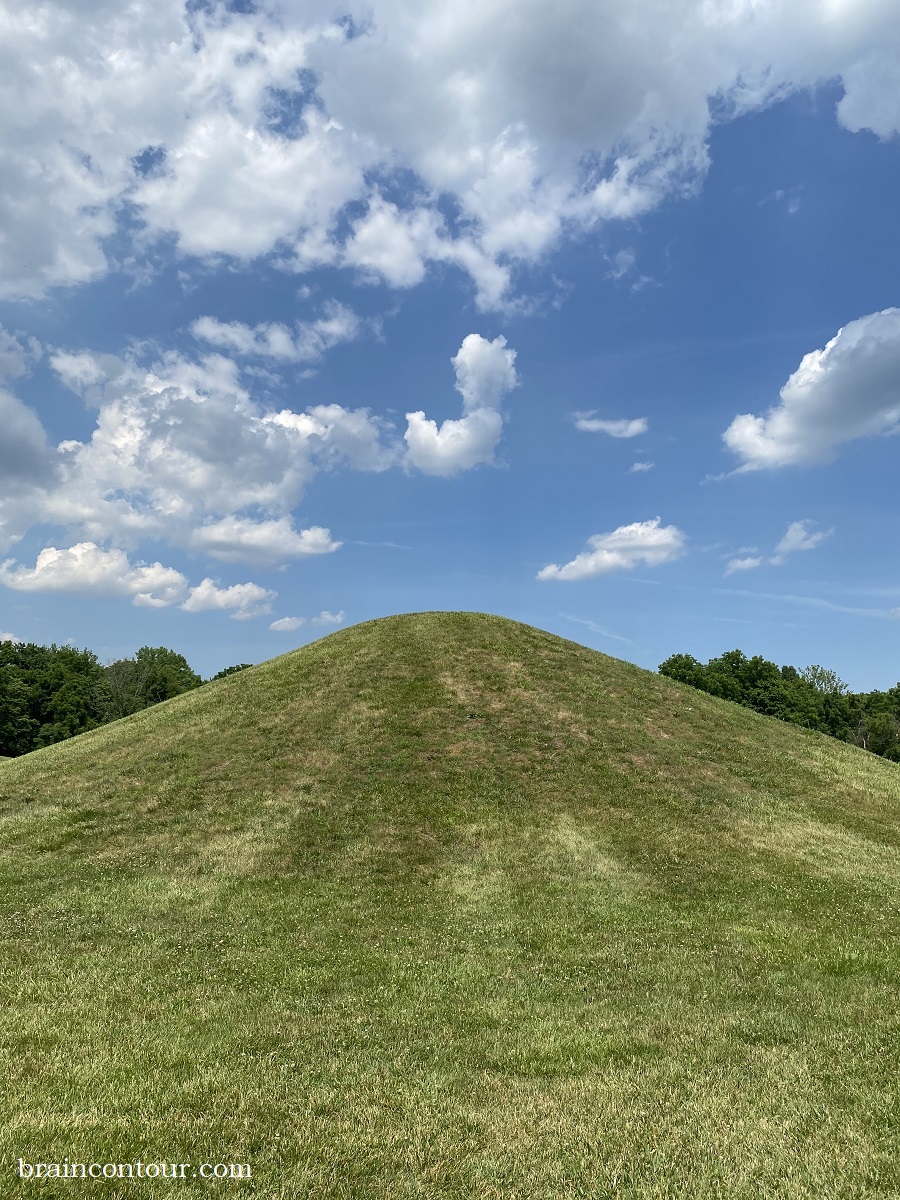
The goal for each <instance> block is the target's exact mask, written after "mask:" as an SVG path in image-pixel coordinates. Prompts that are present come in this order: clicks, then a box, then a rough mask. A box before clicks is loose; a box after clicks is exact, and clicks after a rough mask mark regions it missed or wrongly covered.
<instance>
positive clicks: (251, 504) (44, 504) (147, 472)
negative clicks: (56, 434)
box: [0, 351, 402, 563]
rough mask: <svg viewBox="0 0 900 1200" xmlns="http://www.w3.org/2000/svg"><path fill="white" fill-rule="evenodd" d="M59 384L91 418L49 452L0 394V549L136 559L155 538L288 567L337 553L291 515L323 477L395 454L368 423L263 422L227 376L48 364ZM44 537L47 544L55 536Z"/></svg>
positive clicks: (161, 367)
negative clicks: (50, 530) (36, 542)
mask: <svg viewBox="0 0 900 1200" xmlns="http://www.w3.org/2000/svg"><path fill="white" fill-rule="evenodd" d="M50 362H51V365H52V367H53V368H54V370H55V371H56V372H57V374H58V376H59V378H60V379H61V380H62V382H63V383H64V384H65V385H66V386H68V387H70V388H71V389H72V390H74V391H75V392H76V393H77V394H79V395H80V396H81V397H82V398H83V399H84V401H85V403H86V404H87V405H88V406H89V407H90V408H93V409H95V410H96V424H95V427H94V429H93V431H92V432H91V434H90V436H89V437H88V438H85V439H84V440H83V441H82V440H76V439H69V440H66V441H63V442H60V443H59V444H58V445H57V446H52V445H50V444H49V443H48V441H47V438H46V434H45V431H44V429H43V427H42V425H41V423H40V421H39V419H38V417H37V415H36V414H35V413H34V412H33V411H32V410H31V409H29V408H28V407H27V406H26V405H24V404H23V403H22V402H21V401H20V400H19V399H18V398H17V397H16V396H14V395H13V394H12V393H11V392H8V391H5V390H3V389H2V388H0V422H2V424H3V428H4V437H3V438H2V439H0V545H2V546H3V547H4V548H8V547H9V546H11V545H13V544H14V543H15V542H16V541H17V540H19V539H20V538H21V537H22V536H23V535H24V533H26V532H27V531H28V530H29V529H31V528H33V527H35V526H40V525H43V526H49V527H63V528H64V529H65V530H66V531H67V538H68V539H69V540H73V541H91V542H94V543H97V544H101V543H106V542H109V541H111V542H113V543H114V544H116V545H119V546H122V547H123V548H125V549H133V548H134V547H135V546H136V545H137V544H138V543H139V542H140V541H141V539H143V538H154V539H156V540H158V541H164V542H166V543H168V544H169V545H171V546H174V547H177V548H181V549H201V550H204V551H206V552H207V553H209V554H210V555H211V556H213V557H216V558H220V559H223V560H227V561H247V562H251V563H264V562H274V561H276V560H281V561H287V560H290V559H292V558H302V557H304V556H308V555H311V554H321V553H329V552H330V551H332V550H335V549H337V548H338V546H339V542H337V541H335V540H333V539H332V538H331V536H330V534H329V533H328V531H327V530H324V529H323V528H322V527H321V526H313V527H311V528H310V529H307V530H303V529H300V530H298V529H296V528H295V526H294V525H293V523H292V515H291V514H292V512H293V510H294V509H295V508H296V505H297V504H298V502H299V500H300V498H301V497H302V495H303V493H304V491H305V489H306V487H307V485H308V484H309V482H310V481H311V480H312V479H313V478H314V477H315V475H316V474H317V473H318V472H320V471H324V470H331V469H337V468H350V469H353V470H358V471H383V470H386V469H388V468H389V467H391V466H393V465H395V464H398V463H399V462H400V461H401V458H402V451H401V447H402V443H401V442H400V441H399V439H398V438H397V437H396V434H395V433H394V432H393V431H392V429H391V427H390V426H389V425H388V423H387V422H385V421H383V420H381V419H380V418H378V417H375V416H374V415H373V414H371V413H370V412H369V410H368V409H364V408H361V409H347V408H344V407H342V406H341V405H339V404H323V405H313V406H310V407H309V408H307V409H306V410H305V411H303V412H294V411H292V410H290V409H283V410H281V411H280V412H271V411H268V410H267V409H265V408H264V407H263V406H262V404H260V403H259V402H258V401H257V400H256V399H255V398H254V396H253V395H252V393H251V391H250V390H249V389H248V387H247V386H246V385H245V383H244V381H243V378H242V376H241V374H240V372H239V370H238V367H237V365H236V363H235V362H234V361H233V360H232V359H230V358H227V357H225V356H223V355H221V354H208V355H205V356H203V357H202V358H200V359H199V360H198V361H194V360H192V359H189V358H186V357H184V356H182V355H179V354H176V353H167V354H163V355H161V356H159V357H158V358H157V359H156V361H151V362H149V364H147V363H144V362H142V361H141V360H140V359H139V358H138V357H137V356H136V355H127V356H125V357H123V358H118V357H115V356H112V355H99V354H92V353H90V352H87V351H77V352H69V351H56V352H54V353H53V354H52V355H51V356H50ZM53 536H56V535H55V534H54V535H53Z"/></svg>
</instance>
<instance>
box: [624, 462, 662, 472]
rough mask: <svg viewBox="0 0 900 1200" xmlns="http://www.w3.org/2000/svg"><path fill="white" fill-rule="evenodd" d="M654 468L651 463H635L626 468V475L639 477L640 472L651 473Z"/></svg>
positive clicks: (653, 464) (654, 464)
mask: <svg viewBox="0 0 900 1200" xmlns="http://www.w3.org/2000/svg"><path fill="white" fill-rule="evenodd" d="M655 466H656V463H652V462H635V463H632V464H631V466H630V467H629V468H628V474H629V475H639V474H640V473H641V472H642V471H652V470H653V468H654V467H655Z"/></svg>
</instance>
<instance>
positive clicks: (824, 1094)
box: [0, 613, 900, 1200]
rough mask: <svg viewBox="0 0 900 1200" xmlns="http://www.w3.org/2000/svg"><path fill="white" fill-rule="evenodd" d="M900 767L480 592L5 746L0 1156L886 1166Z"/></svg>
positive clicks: (384, 1187)
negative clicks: (93, 723)
mask: <svg viewBox="0 0 900 1200" xmlns="http://www.w3.org/2000/svg"><path fill="white" fill-rule="evenodd" d="M898 801H900V771H898V768H897V767H896V765H895V764H892V763H888V762H885V761H884V760H881V759H878V758H876V757H874V756H872V755H868V754H866V753H865V752H863V751H859V750H856V749H855V748H853V747H850V746H846V745H843V744H841V743H837V742H833V741H831V740H829V739H827V738H825V737H822V736H820V735H816V734H811V733H807V732H806V731H803V730H800V729H797V728H795V727H792V726H788V725H784V724H782V723H780V722H777V721H774V720H771V719H768V718H765V717H760V716H757V715H756V714H754V713H751V712H748V711H746V710H744V709H740V708H738V707H737V706H734V705H730V704H728V703H725V702H722V701H718V700H716V699H714V698H712V697H708V696H705V695H703V694H701V693H697V692H694V691H693V690H691V689H688V688H684V687H682V686H680V685H678V684H675V683H672V682H671V681H669V680H666V679H663V678H661V677H658V676H655V675H652V674H650V673H648V672H645V671H641V670H639V669H638V668H636V667H632V666H630V665H628V664H625V663H622V662H619V661H617V660H615V659H611V658H608V657H606V656H604V655H601V654H598V653H596V652H594V651H590V650H587V649H585V648H584V647H580V646H577V645H575V644H573V643H570V642H566V641H564V640H562V639H560V638H557V637H554V636H552V635H550V634H547V633H544V632H541V631H539V630H536V629H532V628H529V627H526V626H523V625H520V624H517V623H515V622H512V621H507V620H504V619H502V618H498V617H489V616H483V615H479V614H465V613H427V614H414V615H408V616H402V617H393V618H387V619H384V620H379V621H374V622H369V623H367V624H364V625H359V626H356V627H354V628H351V629H347V630H342V631H340V632H338V633H335V634H331V635H330V636H328V637H326V638H324V639H322V640H321V641H319V642H317V643H314V644H313V645H311V646H307V647H304V648H303V649H301V650H298V651H296V652H294V653H291V654H288V655H285V656H284V657H282V658H279V659H275V660H272V661H271V662H268V663H264V664H262V665H261V666H259V667H255V668H252V669H249V670H246V671H243V672H241V673H239V674H236V675H232V676H229V677H227V678H225V679H223V680H221V681H219V682H217V683H214V684H210V685H208V686H206V687H204V688H203V689H200V690H199V691H196V692H193V693H188V694H186V695H183V696H180V697H178V698H176V699H175V700H172V701H169V702H168V703H166V704H164V705H160V706H158V707H156V708H153V709H150V710H147V711H145V712H142V713H138V714H135V716H133V717H130V718H127V719H126V720H124V721H120V722H117V723H116V724H115V725H111V726H107V727H104V728H103V729H100V730H95V731H93V732H92V733H89V734H85V735H82V736H81V737H79V738H76V739H73V740H72V741H70V742H66V743H62V744H61V745H58V746H54V747H50V748H49V749H47V750H43V751H39V752H37V753H35V754H32V755H28V756H27V757H25V758H23V759H18V760H13V761H11V762H6V763H3V764H0V819H2V822H3V840H2V845H3V850H2V857H0V870H2V875H0V888H2V893H0V912H2V915H3V917H4V919H5V923H6V926H7V929H8V937H7V940H6V942H5V943H4V948H3V950H2V955H3V960H4V961H2V963H0V966H2V975H0V978H2V981H3V982H2V985H0V986H2V989H3V992H4V993H5V996H4V999H5V1001H6V1005H5V1012H6V1013H7V1014H8V1015H7V1018H6V1020H5V1022H4V1028H3V1030H2V1045H3V1049H4V1054H5V1056H6V1059H7V1063H6V1078H7V1083H8V1088H9V1100H10V1118H11V1119H10V1122H9V1124H8V1127H7V1130H8V1131H7V1133H6V1134H4V1135H0V1136H2V1137H3V1140H4V1146H3V1151H4V1160H5V1161H6V1162H7V1163H14V1162H15V1161H16V1159H17V1158H18V1157H19V1156H22V1157H23V1158H24V1160H25V1161H26V1162H32V1161H44V1162H49V1161H61V1160H62V1159H63V1158H64V1157H68V1159H69V1160H70V1161H74V1160H78V1159H79V1158H85V1157H86V1158H87V1160H88V1161H100V1162H106V1161H114V1162H122V1163H125V1162H130V1161H132V1160H136V1159H139V1158H142V1157H143V1160H144V1161H148V1156H150V1157H151V1158H153V1159H157V1160H160V1161H162V1160H166V1161H169V1160H173V1161H178V1162H189V1163H193V1164H199V1163H200V1162H201V1161H211V1162H223V1163H228V1162H240V1163H250V1164H251V1166H252V1170H253V1178H252V1180H251V1181H249V1182H243V1183H242V1184H241V1189H242V1194H245V1195H259V1196H266V1197H271V1196H284V1197H301V1196H303V1197H306V1196H315V1197H319V1196H322V1197H332V1196H333V1197H344V1196H347V1197H351V1196H352V1197H357V1196H360V1197H363V1196H364V1197H369V1196H371V1197H379V1198H380V1197H384V1198H385V1200H387V1198H388V1197H390V1198H391V1200H395V1198H397V1200H402V1198H405V1197H413V1196H417V1197H418V1196H426V1195H427V1196H429V1197H431V1196H435V1197H464V1196H465V1197H469V1196H479V1197H482V1196H485V1197H488V1196H498V1197H504V1198H505V1197H510V1198H512V1197H516V1198H518V1197H532V1196H534V1197H537V1196H542V1197H543V1196H553V1197H557V1196H559V1197H568V1196H573V1197H574V1196H591V1197H596V1196H604V1195H611V1196H612V1195H622V1196H635V1197H637V1196H640V1197H644V1196H647V1197H650V1196H654V1197H656V1196H660V1197H662V1196H666V1197H669V1196H686V1197H687V1196H690V1197H706V1196H709V1197H712V1196H723V1195H725V1196H744V1195H746V1196H748V1197H749V1196H754V1197H755V1196H759V1195H766V1196H785V1197H788V1196H790V1197H802V1196H810V1197H812V1196H815V1197H822V1196H830V1195H834V1196H842V1197H843V1196H856V1195H859V1196H864V1195H873V1196H875V1195H892V1194H896V1193H897V1191H898V1190H900V1172H898V1168H897V1162H898V1155H897V1150H898V1148H900V1147H898V1145H897V1140H898V1139H897V1124H896V1120H895V1118H896V1111H895V1109H894V1104H895V1084H894V1079H893V1075H894V1070H893V1064H894V1063H895V1062H896V1060H897V1052H898V1049H900V1046H898V1030H897V1022H896V1019H895V1015H894V998H895V994H896V986H897V983H898V981H900V957H898V951H897V946H896V941H895V935H896V932H897V919H896V918H897V900H898V894H900V889H898V882H900V811H898ZM77 1186H78V1187H79V1188H82V1189H83V1188H85V1187H87V1188H91V1187H96V1188H97V1189H98V1194H99V1190H101V1189H103V1188H105V1187H106V1186H107V1185H104V1184H99V1183H98V1184H96V1185H93V1184H90V1183H89V1182H87V1183H80V1184H78V1185H77ZM141 1186H142V1195H153V1194H156V1193H155V1192H154V1191H153V1190H148V1189H154V1188H159V1189H161V1190H160V1191H159V1193H158V1194H160V1195H161V1194H163V1192H165V1194H168V1190H167V1189H169V1188H171V1187H172V1186H173V1185H172V1184H167V1185H163V1184H162V1183H157V1184H153V1183H150V1182H147V1181H145V1183H144V1184H142V1185H141ZM207 1186H208V1185H207V1184H204V1183H202V1182H201V1180H200V1179H199V1178H198V1179H196V1180H195V1181H193V1182H192V1181H191V1180H190V1179H188V1180H186V1181H185V1182H183V1183H180V1184H179V1187H180V1188H181V1190H182V1192H187V1193H188V1194H192V1193H193V1191H194V1190H195V1189H196V1191H197V1194H199V1192H200V1190H202V1189H205V1188H206V1187H207ZM88 1194H89V1193H88ZM105 1194H108V1190H107V1192H106V1193H105Z"/></svg>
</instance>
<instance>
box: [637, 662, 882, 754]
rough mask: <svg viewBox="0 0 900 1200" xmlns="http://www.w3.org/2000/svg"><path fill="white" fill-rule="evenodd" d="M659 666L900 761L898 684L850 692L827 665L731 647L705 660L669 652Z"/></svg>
mask: <svg viewBox="0 0 900 1200" xmlns="http://www.w3.org/2000/svg"><path fill="white" fill-rule="evenodd" d="M659 670H660V673H661V674H662V675H666V676H668V678H669V679H676V680H678V682H679V683H689V684H690V685H691V687H695V688H699V689H700V691H702V692H706V693H708V695H710V696H719V697H720V698H721V699H723V700H732V701H734V702H735V703H736V704H743V705H744V706H745V707H746V708H752V709H753V710H754V711H755V712H759V713H764V714H765V715H766V716H770V717H779V718H780V719H781V720H782V721H790V722H791V723H792V724H794V725H802V726H804V728H806V729H815V730H817V731H818V732H819V733H827V734H829V736H831V737H835V738H839V739H840V740H841V741H842V742H852V743H853V744H854V745H855V746H859V747H861V748H862V749H863V750H870V751H872V753H873V754H880V755H881V756H882V757H883V758H889V759H892V760H893V761H894V762H900V683H898V684H897V686H896V687H893V688H891V689H890V690H889V691H886V692H877V691H875V692H858V693H854V692H851V691H850V690H849V689H848V687H847V685H846V684H845V683H843V681H842V680H841V679H839V678H838V676H837V675H836V674H835V673H834V671H831V670H829V669H827V668H825V667H820V666H817V665H815V666H810V667H806V668H805V669H804V670H802V671H798V670H797V668H796V667H778V666H776V665H775V663H773V662H769V661H768V659H765V658H763V657H762V656H761V655H759V654H757V655H755V656H754V657H753V658H747V657H746V655H744V654H743V652H742V651H740V650H729V651H728V652H727V653H725V654H722V655H720V657H719V658H711V659H710V660H709V662H708V663H705V664H704V663H701V662H698V661H697V659H696V658H693V657H692V656H691V655H690V654H673V655H672V656H671V658H667V659H666V661H665V662H664V663H662V665H661V666H660V668H659Z"/></svg>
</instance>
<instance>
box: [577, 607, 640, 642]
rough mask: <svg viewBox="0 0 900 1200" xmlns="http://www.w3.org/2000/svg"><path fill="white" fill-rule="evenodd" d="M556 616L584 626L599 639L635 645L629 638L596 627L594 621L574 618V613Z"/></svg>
mask: <svg viewBox="0 0 900 1200" xmlns="http://www.w3.org/2000/svg"><path fill="white" fill-rule="evenodd" d="M558 615H559V616H561V617H562V618H563V619H564V620H566V621H574V622H575V623H576V625H584V626H586V628H588V629H590V631H591V633H596V634H599V635H600V637H605V638H612V640H613V641H615V642H627V643H628V645H629V646H633V645H634V644H635V643H634V642H633V641H632V640H631V638H627V637H622V635H621V634H620V633H612V632H611V631H610V630H609V629H604V628H603V626H602V625H598V624H597V622H596V621H590V620H588V618H587V617H576V616H575V614H574V613H559V614H558Z"/></svg>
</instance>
